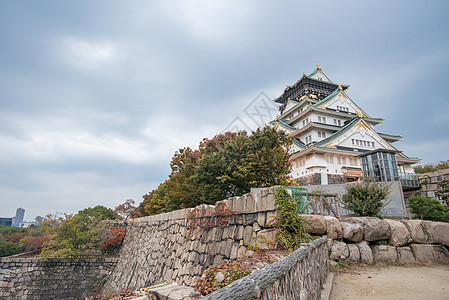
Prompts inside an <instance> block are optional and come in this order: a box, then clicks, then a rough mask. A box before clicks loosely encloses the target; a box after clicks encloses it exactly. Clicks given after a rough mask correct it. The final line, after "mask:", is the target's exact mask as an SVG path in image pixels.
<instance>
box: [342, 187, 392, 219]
mask: <svg viewBox="0 0 449 300" xmlns="http://www.w3.org/2000/svg"><path fill="white" fill-rule="evenodd" d="M389 194H390V186H389V185H387V184H384V183H378V182H369V181H367V180H365V181H363V182H361V183H355V184H350V185H346V187H345V194H344V195H343V196H342V198H341V201H342V203H343V207H344V208H345V209H348V210H351V211H353V212H354V213H355V214H357V215H359V216H371V217H377V216H379V215H380V211H381V210H382V208H383V207H384V206H385V205H386V204H387V202H385V201H384V200H385V199H386V198H387V197H388V195H389Z"/></svg>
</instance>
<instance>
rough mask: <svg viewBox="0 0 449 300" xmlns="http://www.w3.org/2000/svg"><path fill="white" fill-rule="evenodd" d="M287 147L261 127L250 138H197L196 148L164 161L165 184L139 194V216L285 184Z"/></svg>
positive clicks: (280, 137)
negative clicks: (141, 203)
mask: <svg viewBox="0 0 449 300" xmlns="http://www.w3.org/2000/svg"><path fill="white" fill-rule="evenodd" d="M290 145H291V140H290V139H289V138H288V137H287V135H286V134H285V133H284V132H282V131H277V130H275V129H273V128H271V127H265V128H263V129H258V130H256V131H255V132H253V133H252V134H251V135H248V134H247V133H246V132H244V131H242V132H239V133H230V132H228V133H225V134H219V135H216V136H215V137H213V138H212V139H203V141H201V143H200V144H199V147H198V149H197V150H193V149H191V148H188V147H186V148H182V149H180V150H178V151H177V152H176V153H175V155H174V156H173V158H172V160H171V162H170V167H171V170H172V172H171V174H170V175H169V178H168V180H167V181H165V182H164V183H162V184H161V185H159V187H158V188H157V189H156V190H155V191H153V192H151V193H150V194H147V195H144V196H143V198H144V201H146V204H145V212H146V213H148V214H150V215H152V214H157V213H161V212H167V211H172V210H176V209H180V208H187V207H195V206H197V205H200V204H203V203H206V204H215V202H217V201H220V200H223V199H226V198H228V197H231V196H236V195H242V194H244V193H248V192H249V191H250V189H251V188H252V187H267V186H273V185H280V184H287V182H288V179H289V178H288V174H289V172H290V163H289V161H288V159H289V154H288V150H289V146H290Z"/></svg>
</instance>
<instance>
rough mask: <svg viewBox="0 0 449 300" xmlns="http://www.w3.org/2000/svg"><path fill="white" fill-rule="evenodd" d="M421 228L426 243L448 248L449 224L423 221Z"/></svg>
mask: <svg viewBox="0 0 449 300" xmlns="http://www.w3.org/2000/svg"><path fill="white" fill-rule="evenodd" d="M423 227H424V230H425V231H426V232H427V238H428V240H427V242H428V243H431V244H443V245H446V246H449V223H443V222H431V221H423Z"/></svg>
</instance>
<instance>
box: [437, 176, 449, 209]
mask: <svg viewBox="0 0 449 300" xmlns="http://www.w3.org/2000/svg"><path fill="white" fill-rule="evenodd" d="M437 184H438V185H439V186H440V187H441V189H440V190H438V191H436V192H435V194H436V195H437V196H438V197H439V198H440V199H441V201H443V203H444V204H446V206H449V182H447V181H443V182H438V183H437Z"/></svg>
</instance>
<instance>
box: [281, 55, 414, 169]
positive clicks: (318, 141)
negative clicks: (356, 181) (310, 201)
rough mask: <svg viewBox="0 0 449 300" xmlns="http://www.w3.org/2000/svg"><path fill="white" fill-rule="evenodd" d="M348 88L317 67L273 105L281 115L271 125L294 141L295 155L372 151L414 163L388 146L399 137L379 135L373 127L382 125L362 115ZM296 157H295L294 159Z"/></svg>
mask: <svg viewBox="0 0 449 300" xmlns="http://www.w3.org/2000/svg"><path fill="white" fill-rule="evenodd" d="M348 87H349V85H340V84H337V83H334V82H332V81H331V80H330V79H329V77H327V76H326V75H325V74H324V72H323V71H322V70H321V68H320V66H319V65H318V64H317V67H316V69H315V70H314V71H313V72H312V73H311V74H310V75H305V74H304V75H303V76H302V77H301V79H299V80H298V81H297V82H296V83H295V84H293V85H292V86H287V87H286V89H285V90H284V92H283V94H282V95H281V96H279V97H278V98H276V99H275V100H274V101H275V102H277V103H280V104H281V106H280V115H279V116H277V117H276V119H275V120H274V121H272V124H273V125H274V126H275V127H278V128H282V129H283V130H285V131H286V132H287V133H288V134H289V135H290V137H292V138H293V145H294V147H293V152H294V153H295V154H296V156H297V155H302V154H306V153H310V152H313V151H332V152H345V153H346V154H348V153H352V154H353V155H357V154H360V153H363V152H369V151H372V150H374V149H386V150H391V151H394V152H395V153H398V154H397V157H398V162H400V161H403V162H410V163H413V162H416V161H417V160H419V159H418V158H410V157H407V156H406V155H404V154H402V153H401V151H398V150H397V149H396V148H395V147H393V146H392V145H391V143H393V142H395V141H400V140H402V136H401V135H392V134H385V133H378V132H376V131H375V130H374V128H373V126H375V125H377V124H379V123H382V122H383V119H382V118H374V117H371V116H370V115H368V114H367V113H366V112H365V111H363V110H362V109H361V108H360V107H359V106H358V105H357V104H356V103H354V101H352V100H351V99H350V98H349V96H348V95H347V94H346V93H345V90H346V89H347V88H348ZM294 156H295V155H294Z"/></svg>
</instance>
